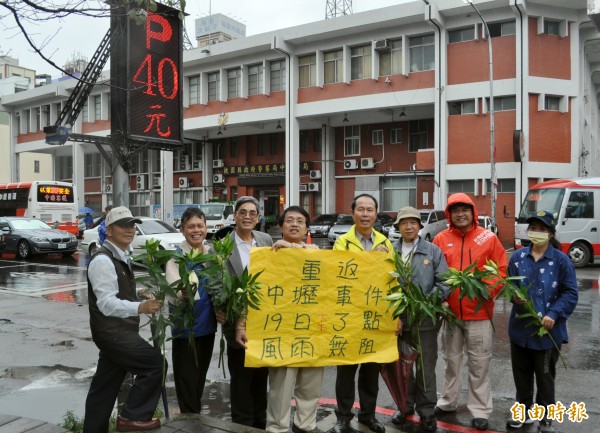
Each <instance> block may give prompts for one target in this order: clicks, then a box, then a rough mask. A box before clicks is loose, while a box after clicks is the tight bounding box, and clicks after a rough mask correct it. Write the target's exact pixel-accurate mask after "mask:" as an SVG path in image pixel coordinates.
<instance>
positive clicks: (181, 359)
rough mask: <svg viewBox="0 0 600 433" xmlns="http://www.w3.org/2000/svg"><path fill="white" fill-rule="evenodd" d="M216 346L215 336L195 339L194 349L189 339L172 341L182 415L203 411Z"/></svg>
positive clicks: (176, 387) (176, 384) (178, 401)
mask: <svg viewBox="0 0 600 433" xmlns="http://www.w3.org/2000/svg"><path fill="white" fill-rule="evenodd" d="M214 345H215V334H209V335H203V336H202V337H195V338H194V347H192V346H191V345H190V342H189V340H188V339H187V338H174V339H173V340H172V350H173V353H172V359H173V377H174V380H175V392H176V394H177V403H178V404H179V410H180V411H181V413H200V412H201V411H202V402H201V399H202V393H203V392H204V384H205V383H206V373H207V372H208V367H209V366H210V359H211V357H212V352H213V347H214ZM194 349H195V350H194Z"/></svg>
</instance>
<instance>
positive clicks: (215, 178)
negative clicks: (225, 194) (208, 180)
mask: <svg viewBox="0 0 600 433" xmlns="http://www.w3.org/2000/svg"><path fill="white" fill-rule="evenodd" d="M223 182H225V178H224V177H223V175H222V174H221V173H217V174H213V183H223Z"/></svg>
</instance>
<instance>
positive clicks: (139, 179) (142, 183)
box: [135, 174, 146, 191]
mask: <svg viewBox="0 0 600 433" xmlns="http://www.w3.org/2000/svg"><path fill="white" fill-rule="evenodd" d="M135 184H136V189H137V190H138V191H141V190H144V189H146V176H144V175H143V174H138V175H137V176H136V177H135Z"/></svg>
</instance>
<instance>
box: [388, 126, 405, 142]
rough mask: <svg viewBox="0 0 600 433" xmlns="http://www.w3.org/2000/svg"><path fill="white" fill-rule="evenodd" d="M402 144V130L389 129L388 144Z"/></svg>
mask: <svg viewBox="0 0 600 433" xmlns="http://www.w3.org/2000/svg"><path fill="white" fill-rule="evenodd" d="M401 143H402V128H392V129H390V144H401Z"/></svg>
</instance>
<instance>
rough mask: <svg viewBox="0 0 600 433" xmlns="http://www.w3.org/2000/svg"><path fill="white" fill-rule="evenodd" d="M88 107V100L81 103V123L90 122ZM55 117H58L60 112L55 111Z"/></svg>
mask: <svg viewBox="0 0 600 433" xmlns="http://www.w3.org/2000/svg"><path fill="white" fill-rule="evenodd" d="M89 109H90V106H89V104H88V100H87V99H86V100H85V102H84V103H83V108H82V109H81V116H82V118H83V120H82V121H83V122H89V121H90V117H89V116H90V110H89ZM56 115H57V116H60V111H57V113H56Z"/></svg>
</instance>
